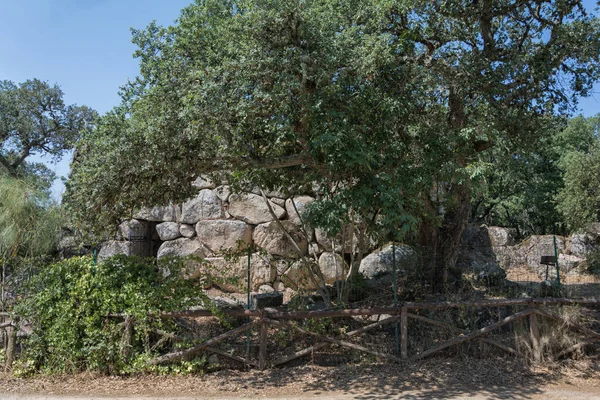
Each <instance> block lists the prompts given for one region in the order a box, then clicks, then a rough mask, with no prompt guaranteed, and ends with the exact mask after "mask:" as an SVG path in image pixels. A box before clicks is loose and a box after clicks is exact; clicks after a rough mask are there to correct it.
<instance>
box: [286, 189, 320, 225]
mask: <svg viewBox="0 0 600 400" xmlns="http://www.w3.org/2000/svg"><path fill="white" fill-rule="evenodd" d="M313 201H315V199H314V198H312V197H310V196H295V197H292V198H289V199H287V200H286V201H285V211H286V212H287V214H288V218H289V220H290V221H292V222H293V223H295V224H301V223H302V222H303V221H304V219H303V218H302V215H303V213H304V210H305V209H306V206H307V205H309V204H310V203H312V202H313Z"/></svg>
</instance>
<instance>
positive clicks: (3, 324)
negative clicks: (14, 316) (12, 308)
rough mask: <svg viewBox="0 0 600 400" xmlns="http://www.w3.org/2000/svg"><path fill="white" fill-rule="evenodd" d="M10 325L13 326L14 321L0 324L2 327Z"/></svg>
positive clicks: (0, 327)
mask: <svg viewBox="0 0 600 400" xmlns="http://www.w3.org/2000/svg"><path fill="white" fill-rule="evenodd" d="M9 326H13V322H12V321H7V322H3V323H1V324H0V329H4V328H8V327H9Z"/></svg>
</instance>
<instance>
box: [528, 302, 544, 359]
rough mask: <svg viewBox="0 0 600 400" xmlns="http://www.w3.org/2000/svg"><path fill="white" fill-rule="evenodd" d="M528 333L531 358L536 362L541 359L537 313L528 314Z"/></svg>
mask: <svg viewBox="0 0 600 400" xmlns="http://www.w3.org/2000/svg"><path fill="white" fill-rule="evenodd" d="M529 333H530V335H531V349H532V351H533V360H534V361H535V362H536V363H539V362H541V361H542V350H541V346H540V327H539V325H538V319H537V314H536V313H532V314H531V315H529Z"/></svg>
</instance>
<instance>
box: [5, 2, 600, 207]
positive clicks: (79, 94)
mask: <svg viewBox="0 0 600 400" xmlns="http://www.w3.org/2000/svg"><path fill="white" fill-rule="evenodd" d="M191 2H192V0H0V10H1V11H0V79H7V80H11V81H13V82H22V81H25V80H27V79H30V78H38V79H42V80H46V81H48V82H50V83H58V84H59V85H60V86H61V87H62V89H63V92H64V93H65V96H64V99H65V102H66V103H67V104H73V103H76V104H85V105H87V106H90V107H92V108H94V109H96V110H97V111H99V112H100V113H104V112H106V111H108V110H110V109H111V108H112V107H114V106H115V105H117V104H118V103H119V100H120V99H119V96H118V90H119V87H120V86H121V85H123V84H125V83H126V82H127V79H129V78H134V77H135V76H136V75H137V73H138V64H137V61H136V60H134V59H133V58H132V56H131V55H132V53H133V51H134V50H135V46H134V45H133V44H132V43H131V33H130V30H129V28H130V27H133V28H143V27H145V26H146V25H147V24H148V23H149V22H150V21H152V20H156V21H158V23H159V24H161V25H170V24H172V23H173V22H174V20H175V19H176V18H177V17H178V16H179V11H180V10H181V9H182V8H183V7H185V6H187V5H188V4H190V3H191ZM595 3H596V2H595V1H592V0H586V1H584V4H585V5H586V7H587V8H588V10H590V11H592V10H593V9H594V8H595ZM595 89H596V90H594V94H592V96H590V97H589V98H587V99H582V101H581V103H580V109H581V112H582V113H583V114H584V115H586V116H591V115H595V114H597V113H598V112H600V85H598V86H597V87H596V88H595ZM69 161H70V157H65V159H64V160H63V161H62V162H60V163H59V164H57V165H54V166H52V168H53V169H54V170H55V171H56V172H57V174H58V175H62V176H66V175H67V174H68V171H69ZM63 189H64V187H63V185H62V183H60V182H58V181H57V184H55V187H54V194H55V196H57V197H58V196H59V195H60V193H61V192H62V190H63Z"/></svg>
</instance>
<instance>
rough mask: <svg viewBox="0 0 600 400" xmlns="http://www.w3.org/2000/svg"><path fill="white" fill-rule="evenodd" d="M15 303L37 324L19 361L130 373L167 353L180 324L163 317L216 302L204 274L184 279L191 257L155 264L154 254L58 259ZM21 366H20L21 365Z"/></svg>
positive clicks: (33, 366) (37, 367)
mask: <svg viewBox="0 0 600 400" xmlns="http://www.w3.org/2000/svg"><path fill="white" fill-rule="evenodd" d="M30 293H31V294H30V295H28V296H27V297H26V298H25V299H23V300H22V301H21V302H20V304H18V306H17V307H16V309H15V312H16V314H17V315H19V316H21V321H27V322H29V323H31V324H32V327H33V333H32V334H31V335H30V336H29V337H28V338H27V339H26V341H25V343H24V346H23V348H24V350H23V353H22V356H21V360H20V364H21V365H22V366H27V369H28V370H29V371H31V372H33V371H42V372H47V373H73V372H78V371H95V372H101V373H110V374H121V373H131V372H136V371H139V370H143V369H144V368H145V365H146V364H145V362H144V361H145V360H148V359H150V358H151V357H152V356H154V355H156V354H158V353H160V352H161V351H169V350H171V348H172V347H173V346H174V343H173V342H174V339H173V338H175V337H176V335H177V334H178V333H179V332H178V331H180V330H181V327H180V326H178V325H177V324H176V323H175V322H174V321H172V320H167V319H162V318H160V317H159V316H158V314H159V313H160V312H161V311H173V310H181V309H185V308H188V307H190V306H197V305H205V306H207V307H210V301H209V300H208V297H207V296H206V294H205V293H204V292H203V290H202V288H201V287H200V284H199V283H198V280H189V279H185V260H182V259H171V260H169V261H168V262H165V263H161V268H160V269H159V268H157V267H156V265H155V264H154V261H153V260H150V259H142V258H136V257H125V256H116V257H112V258H110V259H107V260H105V261H104V262H103V263H101V264H99V265H95V264H94V262H93V261H92V259H91V258H88V257H78V258H72V259H68V260H64V261H60V262H57V263H55V264H53V265H51V266H49V267H48V268H46V269H44V270H43V271H42V273H40V274H39V275H37V276H36V277H35V278H34V279H32V281H31V282H30ZM17 367H18V366H17Z"/></svg>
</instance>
